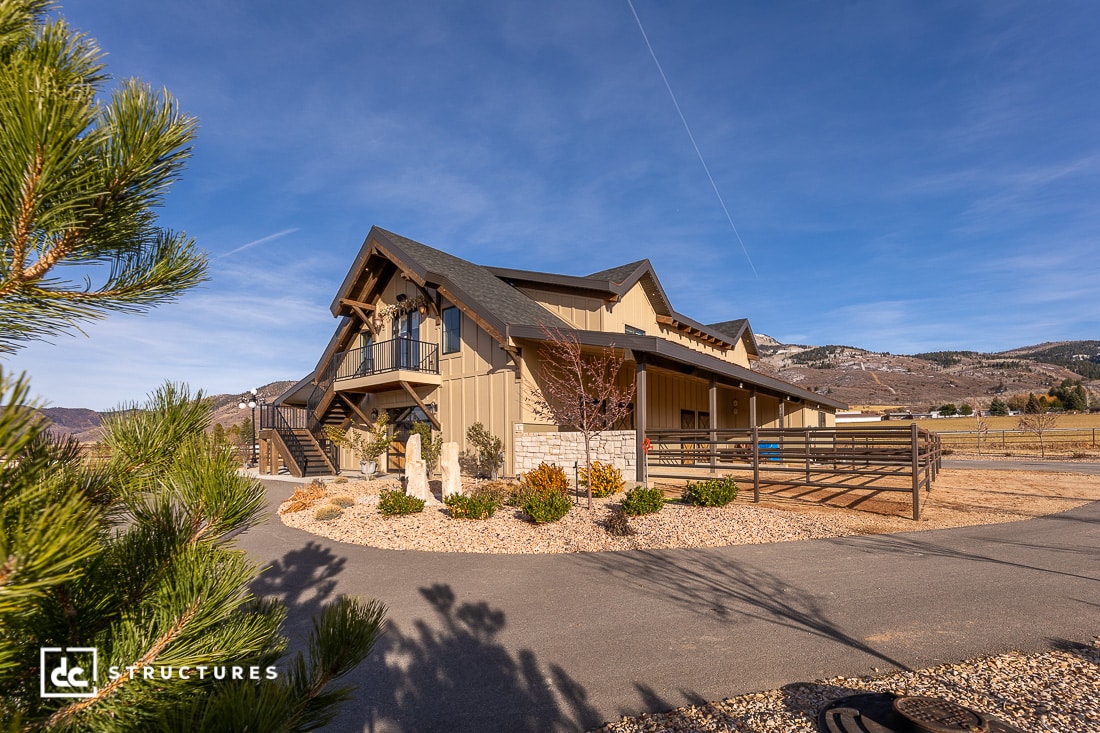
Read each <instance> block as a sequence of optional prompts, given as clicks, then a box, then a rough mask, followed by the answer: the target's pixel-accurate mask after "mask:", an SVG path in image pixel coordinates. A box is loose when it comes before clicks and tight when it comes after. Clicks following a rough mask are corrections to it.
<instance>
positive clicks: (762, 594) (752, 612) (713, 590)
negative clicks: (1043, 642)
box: [581, 549, 909, 669]
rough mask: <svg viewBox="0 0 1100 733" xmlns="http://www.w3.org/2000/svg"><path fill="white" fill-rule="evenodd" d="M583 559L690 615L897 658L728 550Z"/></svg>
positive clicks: (787, 584) (888, 660) (809, 596)
mask: <svg viewBox="0 0 1100 733" xmlns="http://www.w3.org/2000/svg"><path fill="white" fill-rule="evenodd" d="M581 561H582V562H587V563H591V564H593V565H595V566H596V567H598V568H600V569H601V570H603V571H604V572H606V573H608V574H610V575H611V576H612V577H614V578H616V579H617V580H618V581H620V582H622V583H626V584H633V585H635V586H637V587H639V588H642V589H643V590H644V591H646V593H652V594H654V595H658V596H660V597H663V598H667V599H671V600H673V601H675V602H677V603H679V604H680V605H682V606H683V607H684V608H685V609H686V610H688V611H690V612H693V613H702V614H714V615H716V616H718V617H719V618H724V619H725V618H728V619H731V620H732V619H737V618H745V619H756V620H760V621H764V622H767V623H770V624H775V625H777V626H781V627H784V628H790V629H796V630H799V631H804V632H809V633H810V634H813V635H815V636H818V637H821V638H824V639H829V640H832V641H835V642H837V643H839V644H842V645H844V646H846V647H850V648H852V649H855V650H858V651H860V652H863V653H865V654H867V655H869V656H871V657H874V658H875V659H878V660H881V661H883V662H885V663H887V664H889V665H891V666H893V667H897V668H899V669H909V668H908V667H907V666H906V665H905V664H903V663H902V662H901V661H899V660H897V659H894V658H892V657H890V656H889V655H887V654H885V653H883V652H881V651H879V650H878V649H876V648H875V647H873V646H871V645H870V644H868V643H867V642H866V641H865V640H864V639H861V638H859V637H856V636H853V635H851V634H849V633H848V632H846V631H845V630H844V629H843V627H842V626H841V624H840V623H839V622H838V621H834V620H833V619H831V618H829V617H828V615H827V614H826V612H825V609H824V606H823V604H822V603H820V602H819V601H818V599H817V598H816V597H815V596H814V594H813V593H810V592H808V591H804V590H802V589H800V588H797V587H794V586H792V585H791V584H790V582H789V581H788V580H786V579H784V578H782V577H780V576H778V575H776V574H774V573H770V572H768V571H766V570H763V569H761V568H758V567H754V566H752V565H750V564H748V563H745V562H738V561H736V560H733V559H731V558H730V557H729V555H728V554H725V553H720V552H716V551H712V550H701V549H700V550H690V551H638V552H629V553H619V552H615V553H612V552H607V553H591V554H589V555H586V556H583V557H582V560H581Z"/></svg>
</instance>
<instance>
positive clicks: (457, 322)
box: [443, 306, 462, 354]
mask: <svg viewBox="0 0 1100 733" xmlns="http://www.w3.org/2000/svg"><path fill="white" fill-rule="evenodd" d="M461 346H462V311H460V310H459V309H458V308H455V307H454V306H451V307H450V308H444V309H443V353H444V354H456V353H458V350H459V349H460V348H461Z"/></svg>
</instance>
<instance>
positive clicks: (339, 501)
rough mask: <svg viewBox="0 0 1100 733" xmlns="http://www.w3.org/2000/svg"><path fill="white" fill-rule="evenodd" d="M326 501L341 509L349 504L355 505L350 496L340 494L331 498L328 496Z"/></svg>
mask: <svg viewBox="0 0 1100 733" xmlns="http://www.w3.org/2000/svg"><path fill="white" fill-rule="evenodd" d="M328 503H329V504H334V505H335V506H338V507H340V508H341V509H347V508H348V507H349V506H355V499H352V498H351V497H350V496H346V495H344V494H341V495H340V496H333V497H332V498H330V499H329V500H328Z"/></svg>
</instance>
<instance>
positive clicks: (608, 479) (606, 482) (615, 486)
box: [580, 461, 623, 496]
mask: <svg viewBox="0 0 1100 733" xmlns="http://www.w3.org/2000/svg"><path fill="white" fill-rule="evenodd" d="M580 483H581V486H588V485H589V481H588V471H586V470H585V469H583V468H582V469H581V470H580ZM591 489H592V496H612V495H614V494H617V493H619V492H620V491H622V490H623V472H622V471H620V470H619V469H617V468H615V467H614V466H612V465H611V464H610V463H600V462H599V461H592V485H591Z"/></svg>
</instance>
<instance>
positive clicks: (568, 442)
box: [515, 430, 638, 482]
mask: <svg viewBox="0 0 1100 733" xmlns="http://www.w3.org/2000/svg"><path fill="white" fill-rule="evenodd" d="M634 436H635V433H634V431H633V430H607V431H605V432H602V433H600V434H599V435H597V436H596V437H595V438H593V439H592V460H594V461H600V462H601V463H610V464H611V465H612V466H615V468H618V469H619V470H620V471H622V472H623V480H624V481H628V482H629V481H637V466H636V465H635V464H637V462H638V461H637V452H636V448H635V443H634ZM515 450H516V455H515V471H516V473H517V474H520V473H523V472H524V471H530V470H531V469H532V468H538V465H539V464H540V463H542V462H543V461H546V462H547V463H556V464H557V465H559V466H561V467H562V468H564V469H565V470H566V471H565V472H566V473H567V474H568V475H569V479H570V481H572V480H573V462H574V461H576V462H578V463H579V464H580V465H582V466H583V465H584V436H583V435H581V434H580V433H525V432H518V431H517V432H516V433H515Z"/></svg>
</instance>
